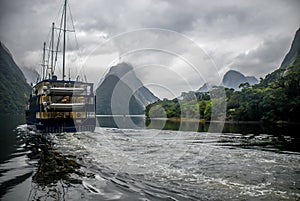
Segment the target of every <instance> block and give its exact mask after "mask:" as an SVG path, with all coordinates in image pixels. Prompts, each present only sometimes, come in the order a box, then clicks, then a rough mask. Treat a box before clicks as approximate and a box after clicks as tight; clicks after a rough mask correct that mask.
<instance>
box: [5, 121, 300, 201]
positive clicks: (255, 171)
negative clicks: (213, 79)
mask: <svg viewBox="0 0 300 201" xmlns="http://www.w3.org/2000/svg"><path fill="white" fill-rule="evenodd" d="M11 135H12V136H13V138H12V139H13V140H12V142H10V143H11V144H13V143H14V144H15V145H14V147H13V148H12V150H10V153H9V154H8V155H7V157H6V158H1V165H0V187H1V191H0V198H2V199H3V200H80V199H85V200H297V199H300V152H299V150H298V149H299V148H298V149H297V147H298V145H299V139H298V138H295V137H291V136H278V135H276V136H274V135H267V134H260V135H254V134H247V135H242V134H233V133H227V134H226V133H223V134H221V133H205V132H201V133H199V132H186V131H185V132H184V131H169V130H163V131H161V130H155V129H117V128H100V127H98V128H97V129H96V131H95V132H94V133H89V132H83V133H64V134H59V135H48V136H46V137H47V140H45V139H43V138H40V137H38V136H35V133H32V132H31V133H30V132H28V131H27V129H26V125H19V126H18V127H17V129H15V130H14V131H12V132H11ZM1 144H3V143H2V142H1ZM3 150H4V149H3Z"/></svg>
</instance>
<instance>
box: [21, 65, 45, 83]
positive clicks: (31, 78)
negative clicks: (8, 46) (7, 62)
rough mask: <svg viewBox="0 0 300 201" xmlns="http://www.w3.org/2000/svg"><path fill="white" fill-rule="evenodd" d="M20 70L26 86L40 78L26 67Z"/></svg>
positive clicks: (33, 70) (35, 72)
mask: <svg viewBox="0 0 300 201" xmlns="http://www.w3.org/2000/svg"><path fill="white" fill-rule="evenodd" d="M20 69H21V71H22V72H23V74H24V76H25V78H26V82H27V83H28V84H31V83H37V80H38V79H39V78H40V75H39V73H38V72H37V71H36V70H35V69H32V68H29V67H26V66H22V67H21V68H20Z"/></svg>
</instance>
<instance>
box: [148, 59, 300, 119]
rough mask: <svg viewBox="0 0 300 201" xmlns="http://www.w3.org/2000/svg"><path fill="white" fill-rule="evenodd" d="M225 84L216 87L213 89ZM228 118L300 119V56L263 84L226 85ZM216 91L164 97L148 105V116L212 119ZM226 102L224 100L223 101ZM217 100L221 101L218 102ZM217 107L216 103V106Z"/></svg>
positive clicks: (275, 72) (262, 80)
mask: <svg viewBox="0 0 300 201" xmlns="http://www.w3.org/2000/svg"><path fill="white" fill-rule="evenodd" d="M220 88H222V87H214V89H213V90H217V89H220ZM224 90H225V93H226V105H227V106H226V119H227V120H239V121H271V122H273V121H289V122H299V121H300V115H299V114H300V59H299V57H298V58H297V60H296V61H295V62H294V64H293V65H292V66H290V67H288V68H287V69H278V70H276V71H274V72H273V73H271V74H269V75H267V76H266V77H265V78H264V79H261V80H260V82H259V84H256V85H253V86H251V85H249V84H248V83H244V84H241V85H240V90H238V91H235V90H234V89H228V88H224ZM211 93H212V92H189V93H188V95H186V96H184V97H183V98H181V99H178V98H175V99H173V100H167V99H164V100H160V101H157V102H155V103H153V104H150V105H148V106H147V107H146V116H147V117H167V118H172V117H181V118H200V119H205V120H210V119H211V110H212V99H211ZM221 102H222V101H220V103H221ZM214 103H218V102H217V101H215V102H214ZM215 106H217V105H216V104H214V105H213V107H215Z"/></svg>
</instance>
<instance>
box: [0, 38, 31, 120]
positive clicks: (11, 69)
mask: <svg viewBox="0 0 300 201" xmlns="http://www.w3.org/2000/svg"><path fill="white" fill-rule="evenodd" d="M30 90H31V87H30V86H29V85H28V84H27V83H26V80H25V77H24V75H23V73H22V72H21V70H20V69H19V67H18V66H17V65H16V63H15V62H14V60H13V58H12V56H11V54H10V53H9V51H8V50H7V49H6V48H5V46H4V45H3V44H2V43H0V100H1V102H0V111H1V113H4V114H7V113H10V114H24V113H25V105H26V102H27V100H28V98H29V93H30Z"/></svg>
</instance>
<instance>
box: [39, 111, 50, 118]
mask: <svg viewBox="0 0 300 201" xmlns="http://www.w3.org/2000/svg"><path fill="white" fill-rule="evenodd" d="M41 118H42V119H50V118H51V112H41Z"/></svg>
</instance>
